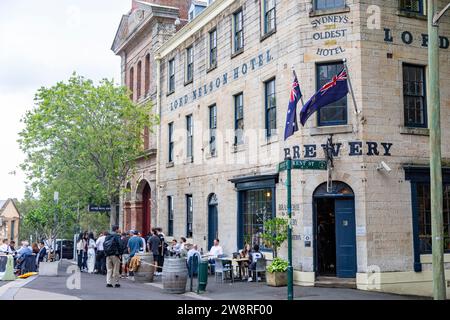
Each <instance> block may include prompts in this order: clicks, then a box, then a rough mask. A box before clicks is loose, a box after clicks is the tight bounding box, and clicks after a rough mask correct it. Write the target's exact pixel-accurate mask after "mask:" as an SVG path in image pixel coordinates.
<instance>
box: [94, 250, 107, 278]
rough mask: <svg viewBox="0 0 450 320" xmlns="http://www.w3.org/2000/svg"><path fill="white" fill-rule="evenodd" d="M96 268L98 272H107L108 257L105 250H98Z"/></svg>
mask: <svg viewBox="0 0 450 320" xmlns="http://www.w3.org/2000/svg"><path fill="white" fill-rule="evenodd" d="M95 260H96V261H95V262H96V267H95V268H96V269H97V272H98V273H102V274H105V273H106V257H105V252H104V251H97V255H96V256H95Z"/></svg>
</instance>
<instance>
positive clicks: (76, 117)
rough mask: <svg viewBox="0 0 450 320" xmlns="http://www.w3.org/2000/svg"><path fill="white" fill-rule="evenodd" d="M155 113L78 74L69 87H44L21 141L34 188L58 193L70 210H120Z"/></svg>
mask: <svg viewBox="0 0 450 320" xmlns="http://www.w3.org/2000/svg"><path fill="white" fill-rule="evenodd" d="M151 110H152V105H151V103H147V104H140V105H137V104H135V103H133V102H132V101H131V100H130V99H129V92H128V89H127V88H125V87H122V86H116V85H114V83H113V81H110V80H106V79H104V80H102V81H100V83H99V84H98V85H97V86H96V85H94V83H93V82H92V81H91V80H87V79H85V78H83V77H81V76H78V75H76V74H73V75H72V76H71V77H70V79H69V80H68V82H67V83H65V82H58V83H57V84H56V85H54V86H53V87H50V88H44V87H42V88H40V89H39V90H38V92H37V94H36V96H35V107H34V108H33V109H32V110H31V111H29V112H27V113H26V114H25V116H24V117H23V119H22V121H23V122H24V124H25V129H23V130H22V131H21V132H20V139H19V141H18V142H19V145H20V148H21V149H22V151H23V152H24V153H25V155H26V160H25V162H24V163H23V164H22V168H23V169H24V171H25V172H26V174H27V177H28V179H29V181H30V186H31V189H32V190H33V191H35V192H37V193H39V194H40V193H42V192H47V193H52V192H53V191H58V192H60V198H61V199H63V198H64V197H66V198H65V200H66V202H69V203H70V204H71V206H74V205H75V203H77V205H79V204H80V202H81V204H82V205H83V206H84V205H86V204H87V203H89V202H95V203H98V204H105V203H109V204H111V208H115V203H117V202H118V200H119V196H120V192H121V188H122V186H123V185H124V184H125V181H126V179H127V177H129V176H130V175H132V174H133V172H134V165H135V161H134V160H135V159H136V158H138V157H139V156H142V154H143V132H144V128H145V127H148V128H150V130H151V129H152V127H153V125H154V124H155V123H157V121H158V118H157V116H156V115H153V114H152V113H151ZM62 193H63V194H64V197H63V195H62ZM35 214H37V213H35Z"/></svg>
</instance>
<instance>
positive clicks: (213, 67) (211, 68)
mask: <svg viewBox="0 0 450 320" xmlns="http://www.w3.org/2000/svg"><path fill="white" fill-rule="evenodd" d="M215 69H217V63H216V64H215V65H212V66H210V67H209V68H208V69H206V73H209V72H211V71H213V70H215Z"/></svg>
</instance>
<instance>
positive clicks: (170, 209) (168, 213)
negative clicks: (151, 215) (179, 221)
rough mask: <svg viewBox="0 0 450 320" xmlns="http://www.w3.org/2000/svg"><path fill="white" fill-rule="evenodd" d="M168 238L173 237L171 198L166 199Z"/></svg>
mask: <svg viewBox="0 0 450 320" xmlns="http://www.w3.org/2000/svg"><path fill="white" fill-rule="evenodd" d="M167 216H168V228H167V230H168V236H169V237H172V236H173V197H172V196H168V197H167Z"/></svg>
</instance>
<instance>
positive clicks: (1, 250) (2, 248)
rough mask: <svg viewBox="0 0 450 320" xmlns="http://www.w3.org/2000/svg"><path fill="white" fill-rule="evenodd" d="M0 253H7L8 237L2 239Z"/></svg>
mask: <svg viewBox="0 0 450 320" xmlns="http://www.w3.org/2000/svg"><path fill="white" fill-rule="evenodd" d="M0 253H9V246H8V239H3V243H2V245H0Z"/></svg>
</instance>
